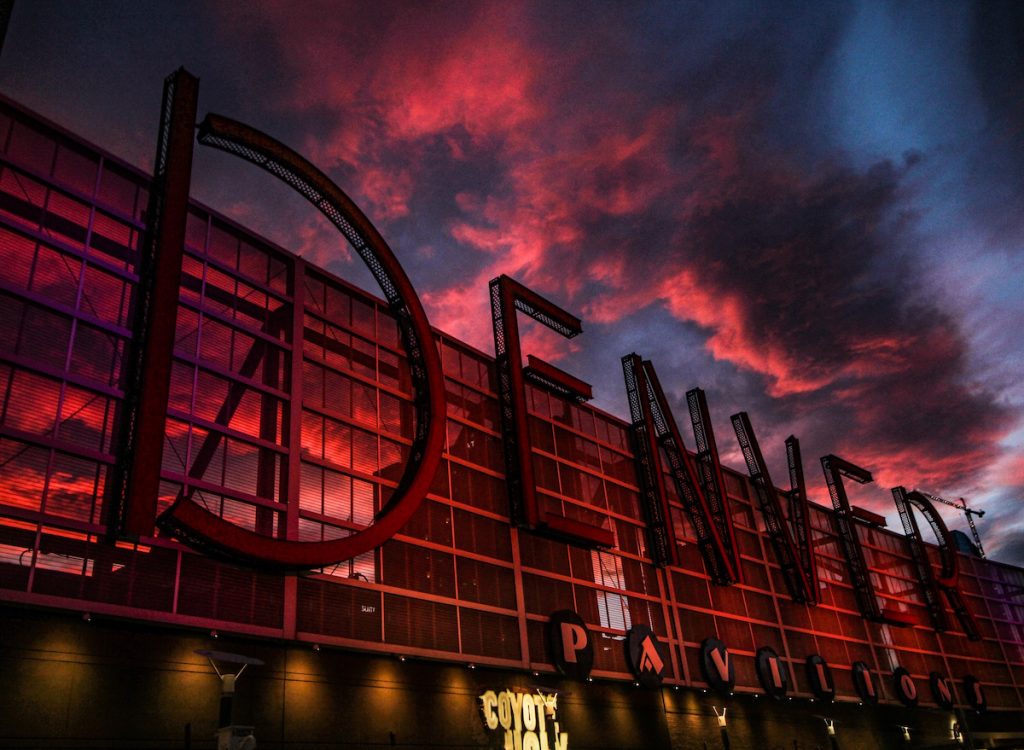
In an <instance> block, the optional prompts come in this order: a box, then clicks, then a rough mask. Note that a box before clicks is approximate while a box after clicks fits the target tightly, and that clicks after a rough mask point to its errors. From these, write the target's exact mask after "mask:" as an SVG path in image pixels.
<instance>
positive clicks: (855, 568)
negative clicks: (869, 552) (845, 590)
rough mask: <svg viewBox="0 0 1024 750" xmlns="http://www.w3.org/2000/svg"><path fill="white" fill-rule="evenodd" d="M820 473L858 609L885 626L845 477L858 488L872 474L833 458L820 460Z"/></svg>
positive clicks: (869, 480) (828, 457)
mask: <svg viewBox="0 0 1024 750" xmlns="http://www.w3.org/2000/svg"><path fill="white" fill-rule="evenodd" d="M821 469H822V471H823V472H824V473H825V483H826V484H827V485H828V494H829V496H830V497H831V498H832V509H833V511H834V517H835V520H836V528H837V530H838V531H839V543H840V546H841V547H842V550H843V556H844V557H845V558H846V567H847V569H848V570H849V571H850V583H851V584H852V585H853V593H854V595H855V596H856V598H857V606H858V607H859V608H860V611H861V613H862V614H863V615H864V616H865V617H867V618H868V619H869V620H873V621H875V622H882V621H883V619H884V618H883V617H882V610H881V608H880V607H879V606H878V597H877V596H876V595H875V587H874V586H873V585H872V584H871V577H870V572H869V570H868V563H867V560H866V559H865V557H864V548H863V547H862V546H861V544H860V540H859V539H858V538H857V527H856V524H855V522H854V515H853V510H852V508H851V507H850V499H849V497H847V495H846V487H845V486H844V485H843V477H846V478H847V479H852V480H853V481H854V482H857V483H858V484H867V483H868V482H871V481H874V480H873V478H872V476H871V472H870V471H868V470H867V469H862V468H860V467H859V466H855V465H854V464H852V463H850V462H849V461H845V460H843V459H842V458H839V457H838V456H833V455H831V454H829V455H827V456H822V457H821Z"/></svg>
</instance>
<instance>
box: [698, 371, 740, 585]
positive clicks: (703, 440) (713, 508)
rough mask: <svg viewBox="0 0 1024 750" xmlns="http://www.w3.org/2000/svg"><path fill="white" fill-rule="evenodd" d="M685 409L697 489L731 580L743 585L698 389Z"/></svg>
mask: <svg viewBox="0 0 1024 750" xmlns="http://www.w3.org/2000/svg"><path fill="white" fill-rule="evenodd" d="M686 405H687V407H688V408H689V411H690V423H691V424H692V425H693V437H694V440H695V441H696V443H697V456H696V462H697V477H698V479H699V482H700V488H701V490H702V491H703V493H704V497H705V498H706V499H707V503H708V511H709V512H710V513H711V520H712V522H713V523H714V525H715V528H716V529H717V531H718V536H719V538H720V539H721V540H722V544H723V545H724V546H725V549H726V553H727V554H728V555H729V557H730V558H731V561H732V567H733V572H734V574H735V576H736V577H735V579H734V580H735V581H736V582H737V583H742V582H743V566H742V564H741V563H740V550H739V547H738V546H737V544H736V531H735V529H734V528H733V521H732V514H731V513H730V511H729V501H728V499H727V498H726V495H725V479H724V477H723V475H722V462H721V461H720V460H719V458H718V444H717V443H716V442H715V430H714V427H712V425H711V412H710V411H709V410H708V400H707V396H705V395H704V391H703V390H701V389H700V388H694V389H692V390H690V391H687V392H686Z"/></svg>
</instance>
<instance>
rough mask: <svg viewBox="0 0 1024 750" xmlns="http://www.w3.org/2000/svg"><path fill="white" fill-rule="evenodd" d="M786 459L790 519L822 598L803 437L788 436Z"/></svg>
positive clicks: (807, 573) (808, 574)
mask: <svg viewBox="0 0 1024 750" xmlns="http://www.w3.org/2000/svg"><path fill="white" fill-rule="evenodd" d="M786 463H787V465H788V467H789V520H790V524H791V525H792V527H793V536H794V538H795V541H796V546H797V552H798V553H799V555H800V566H801V567H802V568H803V571H804V575H805V576H806V578H807V582H808V584H809V585H810V587H811V591H813V592H814V597H813V599H814V601H815V602H817V601H818V586H819V582H818V565H817V563H816V561H815V559H814V530H813V528H812V526H811V518H810V516H811V507H810V499H809V497H808V495H807V484H806V483H805V482H804V464H803V459H802V458H801V456H800V441H799V440H797V439H796V436H795V435H790V436H789V437H788V438H786Z"/></svg>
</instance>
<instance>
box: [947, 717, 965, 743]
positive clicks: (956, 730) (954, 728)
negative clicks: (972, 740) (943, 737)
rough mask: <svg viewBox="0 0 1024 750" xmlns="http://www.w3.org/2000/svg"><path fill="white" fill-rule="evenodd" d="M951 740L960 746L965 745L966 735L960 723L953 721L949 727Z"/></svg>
mask: <svg viewBox="0 0 1024 750" xmlns="http://www.w3.org/2000/svg"><path fill="white" fill-rule="evenodd" d="M949 738H950V739H951V740H953V741H954V742H956V743H957V744H958V745H962V744H964V733H963V732H962V731H961V730H960V722H958V721H957V720H956V719H953V720H952V721H951V722H950V725H949Z"/></svg>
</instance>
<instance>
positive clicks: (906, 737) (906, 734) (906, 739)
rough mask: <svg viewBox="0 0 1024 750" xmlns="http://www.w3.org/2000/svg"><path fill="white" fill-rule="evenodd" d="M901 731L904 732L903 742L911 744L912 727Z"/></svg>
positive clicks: (903, 728) (902, 728)
mask: <svg viewBox="0 0 1024 750" xmlns="http://www.w3.org/2000/svg"><path fill="white" fill-rule="evenodd" d="M900 731H901V732H903V741H904V742H910V727H900Z"/></svg>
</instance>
